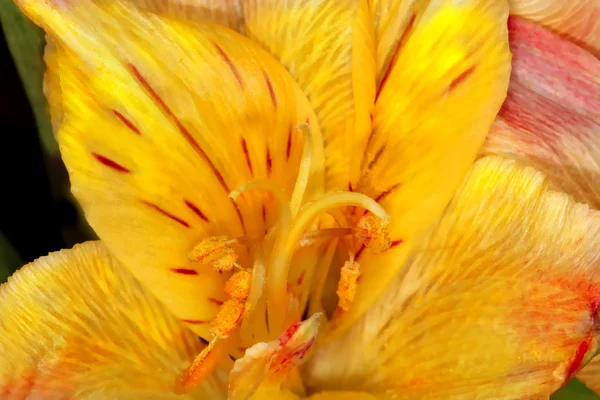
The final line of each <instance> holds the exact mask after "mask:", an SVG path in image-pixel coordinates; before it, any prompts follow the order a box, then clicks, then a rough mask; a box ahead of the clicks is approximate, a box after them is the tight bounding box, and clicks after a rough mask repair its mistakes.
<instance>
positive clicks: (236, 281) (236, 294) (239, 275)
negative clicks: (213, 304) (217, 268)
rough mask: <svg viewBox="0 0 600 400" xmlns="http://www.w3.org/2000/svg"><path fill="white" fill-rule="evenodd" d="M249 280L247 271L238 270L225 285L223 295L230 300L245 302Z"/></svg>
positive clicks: (248, 289)
mask: <svg viewBox="0 0 600 400" xmlns="http://www.w3.org/2000/svg"><path fill="white" fill-rule="evenodd" d="M250 279H251V274H250V271H249V270H247V269H242V270H239V271H238V272H236V273H234V274H233V275H231V278H229V280H228V281H227V283H225V293H227V295H228V296H229V297H231V298H234V299H239V300H246V299H247V298H248V295H249V294H250Z"/></svg>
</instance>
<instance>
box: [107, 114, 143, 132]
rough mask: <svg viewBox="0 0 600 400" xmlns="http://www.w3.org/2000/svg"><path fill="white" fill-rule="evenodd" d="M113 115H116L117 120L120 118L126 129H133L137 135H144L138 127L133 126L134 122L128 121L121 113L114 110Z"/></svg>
mask: <svg viewBox="0 0 600 400" xmlns="http://www.w3.org/2000/svg"><path fill="white" fill-rule="evenodd" d="M112 112H113V114H115V115H116V117H117V118H119V119H120V120H121V122H122V123H123V124H125V126H126V127H128V128H129V129H131V130H132V131H133V132H134V133H135V134H136V135H140V136H141V135H142V132H140V130H139V129H138V128H137V126H135V125H134V124H133V122H131V121H130V120H128V119H127V118H125V116H124V115H123V114H121V113H120V112H118V111H117V110H112Z"/></svg>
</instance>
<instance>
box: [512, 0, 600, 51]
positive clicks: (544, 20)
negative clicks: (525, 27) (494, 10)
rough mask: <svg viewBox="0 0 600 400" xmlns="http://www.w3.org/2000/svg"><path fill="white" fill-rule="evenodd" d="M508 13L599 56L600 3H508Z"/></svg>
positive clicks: (559, 0) (573, 0)
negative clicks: (527, 20) (543, 27)
mask: <svg viewBox="0 0 600 400" xmlns="http://www.w3.org/2000/svg"><path fill="white" fill-rule="evenodd" d="M509 3H510V13H511V14H514V15H518V16H521V17H524V18H527V19H529V20H531V21H535V22H537V23H539V24H541V25H543V26H545V27H547V28H549V29H552V30H553V31H555V32H557V33H559V34H561V35H563V36H565V37H567V38H569V39H570V40H572V41H573V42H575V43H577V44H579V45H581V46H582V47H584V48H587V49H588V50H590V51H591V52H592V53H594V54H595V55H596V56H597V57H598V56H600V3H599V2H598V1H595V0H569V1H563V0H509Z"/></svg>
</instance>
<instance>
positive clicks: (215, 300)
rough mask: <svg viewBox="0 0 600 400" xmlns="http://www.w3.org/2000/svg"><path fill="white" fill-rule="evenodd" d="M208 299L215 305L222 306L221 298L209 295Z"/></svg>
mask: <svg viewBox="0 0 600 400" xmlns="http://www.w3.org/2000/svg"><path fill="white" fill-rule="evenodd" d="M208 301H210V302H211V303H213V304H216V305H217V306H222V305H223V301H222V300H219V299H215V298H214V297H209V298H208Z"/></svg>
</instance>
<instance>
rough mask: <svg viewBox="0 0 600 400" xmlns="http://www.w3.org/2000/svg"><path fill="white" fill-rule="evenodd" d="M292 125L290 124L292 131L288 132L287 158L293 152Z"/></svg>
mask: <svg viewBox="0 0 600 400" xmlns="http://www.w3.org/2000/svg"><path fill="white" fill-rule="evenodd" d="M292 129H293V128H292V127H291V126H290V132H289V133H288V140H287V148H286V149H285V158H286V159H288V160H289V159H290V154H291V153H292Z"/></svg>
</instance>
